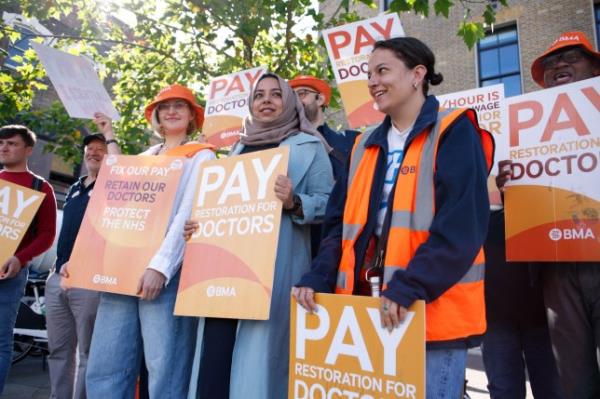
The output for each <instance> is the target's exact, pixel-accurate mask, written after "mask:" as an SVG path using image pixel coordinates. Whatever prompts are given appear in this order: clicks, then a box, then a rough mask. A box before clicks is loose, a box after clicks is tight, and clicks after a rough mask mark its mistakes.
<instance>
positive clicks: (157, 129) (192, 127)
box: [150, 101, 198, 138]
mask: <svg viewBox="0 0 600 399" xmlns="http://www.w3.org/2000/svg"><path fill="white" fill-rule="evenodd" d="M186 103H187V105H188V108H189V109H190V112H191V114H192V119H191V120H190V123H188V127H187V130H186V134H187V135H188V136H191V135H192V134H194V132H195V131H196V130H198V126H196V110H195V109H194V107H192V106H191V105H190V103H188V102H187V101H186ZM159 104H160V103H159ZM159 104H156V106H155V107H154V109H153V110H152V116H151V117H150V125H151V126H152V130H153V131H154V133H155V134H156V135H157V136H159V137H161V138H164V136H165V134H164V131H163V127H162V125H161V124H160V120H159V119H158V105H159Z"/></svg>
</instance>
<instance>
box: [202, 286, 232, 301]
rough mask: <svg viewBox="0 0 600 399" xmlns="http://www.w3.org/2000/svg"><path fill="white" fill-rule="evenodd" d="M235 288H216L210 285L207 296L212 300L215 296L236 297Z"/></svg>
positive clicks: (207, 288)
mask: <svg viewBox="0 0 600 399" xmlns="http://www.w3.org/2000/svg"><path fill="white" fill-rule="evenodd" d="M235 295H236V293H235V287H228V286H220V285H217V286H214V285H209V286H208V287H206V296H207V297H209V298H212V297H214V296H235Z"/></svg>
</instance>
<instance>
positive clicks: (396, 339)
mask: <svg viewBox="0 0 600 399" xmlns="http://www.w3.org/2000/svg"><path fill="white" fill-rule="evenodd" d="M315 300H316V302H317V304H318V311H317V312H316V313H313V314H309V313H307V312H306V311H305V310H304V308H302V307H301V306H300V305H298V303H297V302H296V301H295V300H294V299H293V298H292V301H291V316H290V379H289V393H288V398H290V399H320V398H330V397H331V398H333V397H335V398H337V397H339V398H377V399H388V398H390V399H391V398H394V399H398V398H411V399H424V398H425V303H424V302H423V301H416V302H415V303H414V304H413V305H412V306H411V307H410V308H409V309H408V315H407V317H406V319H405V321H404V322H403V323H402V324H400V326H399V327H398V328H396V329H394V330H393V331H392V332H391V333H390V332H388V331H387V330H385V329H383V328H381V318H380V314H379V308H380V299H379V298H372V297H365V296H350V295H331V294H317V295H316V296H315Z"/></svg>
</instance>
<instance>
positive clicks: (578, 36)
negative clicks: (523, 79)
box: [531, 31, 600, 87]
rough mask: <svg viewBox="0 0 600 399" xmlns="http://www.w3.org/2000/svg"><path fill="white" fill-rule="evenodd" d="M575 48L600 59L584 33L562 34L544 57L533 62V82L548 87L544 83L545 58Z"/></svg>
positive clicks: (599, 54) (599, 55) (541, 56)
mask: <svg viewBox="0 0 600 399" xmlns="http://www.w3.org/2000/svg"><path fill="white" fill-rule="evenodd" d="M573 46H579V47H582V48H583V49H584V50H585V51H586V52H588V53H589V54H590V55H591V56H592V57H594V58H597V59H600V53H598V52H596V51H594V48H593V47H592V45H591V44H590V41H589V40H588V38H587V37H586V36H585V34H584V33H583V32H579V31H573V32H565V33H563V34H561V35H560V36H559V37H558V39H556V40H555V41H554V42H553V43H552V44H551V45H550V47H548V50H546V51H545V52H544V53H543V54H542V55H540V56H539V57H537V58H536V59H535V61H533V64H531V76H532V77H533V80H534V81H535V82H536V83H537V84H539V85H540V86H542V87H546V85H545V83H544V67H543V66H542V60H543V59H544V57H546V56H548V55H550V54H551V53H553V52H555V51H557V50H560V49H562V48H565V47H573Z"/></svg>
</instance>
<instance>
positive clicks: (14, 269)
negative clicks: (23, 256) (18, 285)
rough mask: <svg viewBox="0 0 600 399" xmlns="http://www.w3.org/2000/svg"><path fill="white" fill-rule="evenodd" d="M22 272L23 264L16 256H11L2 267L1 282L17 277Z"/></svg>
mask: <svg viewBox="0 0 600 399" xmlns="http://www.w3.org/2000/svg"><path fill="white" fill-rule="evenodd" d="M20 271H21V262H20V261H19V258H17V257H16V256H11V257H10V258H8V260H7V261H6V262H4V264H3V265H2V267H0V280H6V279H9V278H13V277H15V276H16V275H17V274H18V273H19V272H20Z"/></svg>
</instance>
